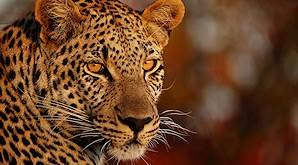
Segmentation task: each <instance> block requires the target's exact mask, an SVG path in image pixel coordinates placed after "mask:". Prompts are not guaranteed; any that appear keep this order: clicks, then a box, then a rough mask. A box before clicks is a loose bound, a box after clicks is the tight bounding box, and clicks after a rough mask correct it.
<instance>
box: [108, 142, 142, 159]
mask: <svg viewBox="0 0 298 165" xmlns="http://www.w3.org/2000/svg"><path fill="white" fill-rule="evenodd" d="M145 151H146V147H144V146H141V145H138V144H132V145H128V146H122V147H120V148H116V147H111V148H109V150H108V154H109V155H110V156H113V157H114V158H116V159H118V160H124V161H125V160H135V159H138V158H140V157H141V156H143V155H144V154H145Z"/></svg>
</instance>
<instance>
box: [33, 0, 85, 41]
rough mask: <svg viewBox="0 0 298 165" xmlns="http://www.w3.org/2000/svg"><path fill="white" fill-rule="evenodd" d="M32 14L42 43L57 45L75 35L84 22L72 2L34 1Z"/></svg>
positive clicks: (56, 0) (54, 0) (57, 0)
mask: <svg viewBox="0 0 298 165" xmlns="http://www.w3.org/2000/svg"><path fill="white" fill-rule="evenodd" d="M34 14H35V20H36V21H37V22H38V23H39V24H40V25H41V33H40V38H41V39H42V41H44V42H45V43H49V42H51V43H54V44H57V45H59V44H61V43H63V42H65V41H67V39H69V38H71V37H72V36H73V35H75V34H76V33H77V31H78V30H77V29H79V26H80V23H81V22H82V21H83V20H84V16H83V15H82V14H81V13H80V11H79V9H78V7H77V6H76V4H75V3H74V2H73V1H72V0H36V2H35V10H34Z"/></svg>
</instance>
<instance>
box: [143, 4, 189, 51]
mask: <svg viewBox="0 0 298 165" xmlns="http://www.w3.org/2000/svg"><path fill="white" fill-rule="evenodd" d="M184 13H185V7H184V4H183V2H182V0H157V1H155V2H154V3H153V4H151V5H150V6H149V7H147V8H146V9H145V10H144V12H143V14H142V18H143V20H144V22H145V24H146V30H147V31H148V33H149V34H148V35H150V36H152V37H153V38H155V39H156V40H157V41H158V42H159V44H160V45H161V46H166V45H167V43H168V39H169V33H170V32H171V31H172V30H173V29H174V28H175V27H177V26H178V25H179V24H180V23H181V21H182V19H183V17H184Z"/></svg>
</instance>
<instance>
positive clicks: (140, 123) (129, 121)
mask: <svg viewBox="0 0 298 165" xmlns="http://www.w3.org/2000/svg"><path fill="white" fill-rule="evenodd" d="M118 118H119V120H120V121H121V122H122V123H123V124H125V125H127V126H128V127H129V128H130V129H131V130H132V131H133V132H134V133H135V134H137V133H139V132H140V131H142V130H143V129H144V126H145V125H146V124H148V123H150V122H151V121H152V120H153V119H152V118H151V117H146V118H143V119H137V118H133V117H127V118H121V117H119V116H118Z"/></svg>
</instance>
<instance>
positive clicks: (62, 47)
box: [35, 0, 184, 160]
mask: <svg viewBox="0 0 298 165" xmlns="http://www.w3.org/2000/svg"><path fill="white" fill-rule="evenodd" d="M183 16H184V5H183V3H182V1H181V0H157V1H156V2H154V3H153V4H152V5H150V6H149V7H147V8H146V9H145V10H144V11H143V12H142V13H140V12H137V11H134V10H132V9H130V8H129V7H127V6H126V5H124V4H122V3H120V2H118V1H98V0H73V1H72V0H37V1H36V5H35V19H36V21H37V22H38V23H39V24H40V27H41V32H40V42H41V52H44V53H45V54H46V56H47V58H48V59H49V60H48V63H47V68H46V69H47V72H48V75H49V76H48V79H49V84H50V88H51V92H49V93H50V94H49V95H48V96H47V97H48V98H47V99H46V100H45V101H44V102H43V104H45V105H46V107H48V111H47V112H48V114H49V115H50V116H51V118H52V119H55V120H53V121H54V122H52V125H53V127H54V129H55V130H56V131H57V132H59V133H61V134H63V135H64V136H65V137H67V138H69V139H70V140H72V141H75V142H76V143H77V144H79V145H80V146H81V147H82V149H83V150H85V151H86V152H87V153H90V155H93V156H94V155H97V156H99V155H100V154H102V153H105V154H106V155H110V156H112V157H115V158H116V159H118V160H131V159H136V158H139V157H140V156H142V155H143V154H144V153H145V151H146V149H147V148H148V146H149V145H150V142H152V140H153V139H154V138H155V136H156V134H157V132H158V130H159V124H160V119H159V115H158V110H157V107H156V104H157V101H158V97H159V96H160V94H161V90H162V84H163V77H164V64H163V59H162V52H163V51H162V49H163V48H164V46H166V45H167V42H168V39H169V33H170V31H171V30H173V29H174V28H175V27H176V26H177V25H178V24H179V23H180V22H181V20H182V18H183ZM49 100H51V101H49Z"/></svg>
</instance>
